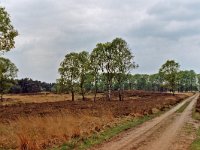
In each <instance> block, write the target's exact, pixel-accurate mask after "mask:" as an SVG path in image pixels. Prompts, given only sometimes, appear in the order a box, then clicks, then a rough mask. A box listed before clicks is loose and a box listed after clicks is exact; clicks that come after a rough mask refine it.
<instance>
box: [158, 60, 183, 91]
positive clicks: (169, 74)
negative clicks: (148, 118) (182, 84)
mask: <svg viewBox="0 0 200 150" xmlns="http://www.w3.org/2000/svg"><path fill="white" fill-rule="evenodd" d="M179 68H180V65H179V64H178V63H176V62H175V61H174V60H167V62H166V63H165V64H163V65H162V67H161V68H160V70H159V74H160V76H161V77H163V79H164V80H165V82H166V83H165V84H166V85H167V87H168V88H169V89H170V90H171V91H172V92H173V93H174V92H175V89H176V86H177V81H178V72H179Z"/></svg>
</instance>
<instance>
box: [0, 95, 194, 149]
mask: <svg viewBox="0 0 200 150" xmlns="http://www.w3.org/2000/svg"><path fill="white" fill-rule="evenodd" d="M189 95H191V94H187V95H186V94H176V95H175V96H173V95H172V94H169V93H152V92H142V91H125V96H124V101H118V95H117V93H113V94H112V100H111V101H108V100H107V99H106V97H104V94H98V98H97V101H96V102H93V99H92V96H90V95H87V96H86V100H85V101H82V100H81V97H80V98H79V96H77V97H76V100H75V101H70V95H67V94H63V95H57V94H36V95H6V96H5V100H4V102H2V103H1V104H0V149H17V148H20V149H47V148H52V149H53V148H56V147H57V148H59V147H62V145H63V144H64V143H65V145H64V146H65V147H66V149H67V147H68V148H69V149H70V146H71V148H72V147H73V148H75V147H78V146H79V145H82V142H84V141H85V140H89V138H91V136H94V135H96V136H97V137H98V135H99V136H101V134H102V133H103V132H105V131H108V130H109V129H110V130H112V128H113V127H116V126H117V125H118V124H121V123H122V122H127V120H133V119H136V118H144V117H145V116H151V115H152V114H157V113H159V112H160V111H165V110H167V109H169V108H171V107H172V106H173V105H175V104H177V103H178V102H180V101H181V100H183V99H185V98H186V97H188V96H189ZM141 123H142V122H141ZM120 130H121V129H120ZM110 134H112V133H110ZM106 136H109V133H108V135H106ZM111 137H112V135H111ZM103 138H105V139H106V137H103ZM83 139H84V140H83ZM74 140H76V142H74V143H73V142H72V141H74ZM81 140H82V141H81ZM93 140H94V139H93ZM97 141H98V138H97ZM93 142H94V144H95V141H93ZM96 143H98V142H96ZM91 145H93V143H90V144H88V143H86V147H87V146H88V147H89V146H91ZM83 147H84V146H83Z"/></svg>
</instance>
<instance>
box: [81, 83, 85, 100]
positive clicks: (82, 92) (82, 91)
mask: <svg viewBox="0 0 200 150" xmlns="http://www.w3.org/2000/svg"><path fill="white" fill-rule="evenodd" d="M81 95H82V100H83V101H84V100H85V93H84V89H83V85H81Z"/></svg>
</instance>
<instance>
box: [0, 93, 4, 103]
mask: <svg viewBox="0 0 200 150" xmlns="http://www.w3.org/2000/svg"><path fill="white" fill-rule="evenodd" d="M0 98H1V102H3V94H1V97H0Z"/></svg>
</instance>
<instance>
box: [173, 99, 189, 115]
mask: <svg viewBox="0 0 200 150" xmlns="http://www.w3.org/2000/svg"><path fill="white" fill-rule="evenodd" d="M189 104H190V102H186V103H185V104H184V105H183V106H181V107H180V108H179V109H178V110H177V111H176V113H182V112H183V111H184V110H185V109H186V107H187V106H188V105H189Z"/></svg>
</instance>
